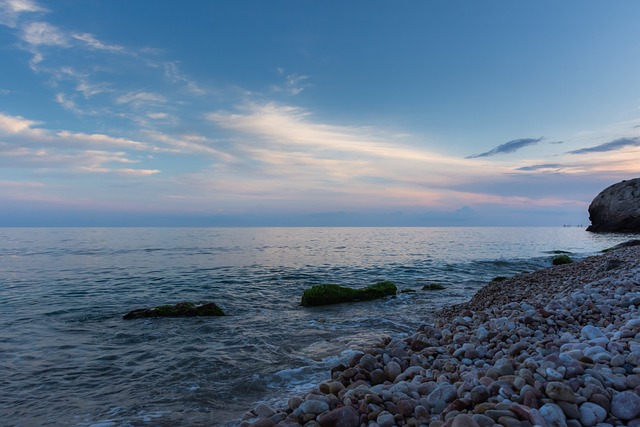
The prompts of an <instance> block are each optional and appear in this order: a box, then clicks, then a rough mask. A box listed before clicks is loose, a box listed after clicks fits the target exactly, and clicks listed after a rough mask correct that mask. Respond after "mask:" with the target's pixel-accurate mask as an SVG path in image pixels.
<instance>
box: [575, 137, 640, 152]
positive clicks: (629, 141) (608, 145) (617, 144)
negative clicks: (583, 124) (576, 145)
mask: <svg viewBox="0 0 640 427" xmlns="http://www.w3.org/2000/svg"><path fill="white" fill-rule="evenodd" d="M627 147H640V137H633V138H618V139H615V140H613V141H610V142H605V143H604V144H600V145H596V146H595V147H587V148H580V149H578V150H573V151H568V152H567V154H587V153H604V152H607V151H618V150H622V149H624V148H627Z"/></svg>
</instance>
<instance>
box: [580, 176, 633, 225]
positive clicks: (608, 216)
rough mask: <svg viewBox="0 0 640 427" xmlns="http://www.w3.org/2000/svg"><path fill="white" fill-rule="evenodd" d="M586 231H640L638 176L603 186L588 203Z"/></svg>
mask: <svg viewBox="0 0 640 427" xmlns="http://www.w3.org/2000/svg"><path fill="white" fill-rule="evenodd" d="M589 219H590V220H591V225H590V226H589V227H588V228H587V231H594V232H624V233H640V178H634V179H630V180H627V181H622V182H619V183H617V184H613V185H612V186H610V187H607V188H605V189H604V190H602V192H600V194H598V195H597V196H596V198H595V199H593V202H591V205H589Z"/></svg>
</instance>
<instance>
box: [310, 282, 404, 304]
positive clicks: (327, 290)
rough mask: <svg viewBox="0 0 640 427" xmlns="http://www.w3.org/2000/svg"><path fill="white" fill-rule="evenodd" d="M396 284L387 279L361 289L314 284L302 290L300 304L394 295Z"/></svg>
mask: <svg viewBox="0 0 640 427" xmlns="http://www.w3.org/2000/svg"><path fill="white" fill-rule="evenodd" d="M397 291H398V288H396V285H395V284H394V283H393V282H390V281H388V280H386V281H384V282H378V283H376V284H374V285H371V286H367V287H366V288H362V289H352V288H347V287H344V286H340V285H334V284H324V285H316V286H312V287H311V288H309V289H307V290H306V291H304V293H303V294H302V301H301V302H300V304H301V305H302V306H304V307H311V306H318V305H328V304H339V303H342V302H354V301H367V300H372V299H377V298H383V297H386V296H388V295H395V294H396V292H397Z"/></svg>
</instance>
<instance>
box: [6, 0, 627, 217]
mask: <svg viewBox="0 0 640 427" xmlns="http://www.w3.org/2000/svg"><path fill="white" fill-rule="evenodd" d="M639 17H640V3H639V2H636V1H616V2H604V1H563V2H557V1H535V2H513V1H487V2H477V1H447V2H435V1H407V2H399V3H398V2H393V3H392V2H382V1H353V2H341V1H326V2H311V1H233V2H231V1H228V2H208V1H192V2H182V3H180V2H175V1H165V0H136V1H124V0H82V1H80V0H57V1H35V0H0V60H1V63H2V67H0V206H2V209H1V210H0V226H2V225H5V226H6V225H9V226H12V225H562V224H588V215H587V207H588V205H589V203H590V202H591V200H592V199H593V197H595V195H596V194H597V193H598V192H599V191H601V190H602V189H604V188H605V187H607V186H609V185H611V184H613V183H615V182H617V181H620V180H622V179H628V178H633V177H637V176H639V175H640V84H639V83H640V43H638V40H640V26H639V25H638V24H637V23H638V18H639Z"/></svg>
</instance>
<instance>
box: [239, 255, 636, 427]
mask: <svg viewBox="0 0 640 427" xmlns="http://www.w3.org/2000/svg"><path fill="white" fill-rule="evenodd" d="M639 308H640V246H627V247H621V248H617V249H615V250H611V251H609V252H607V253H604V254H603V255H600V256H595V257H590V258H586V259H584V260H582V261H579V262H575V263H572V264H566V265H560V266H554V267H551V268H548V269H544V270H540V271H537V272H534V273H527V274H521V275H518V276H515V277H513V278H508V279H505V280H500V281H493V282H491V283H489V284H487V285H486V286H485V287H483V288H482V289H481V290H480V291H478V292H477V293H476V295H475V296H474V297H473V298H472V299H471V300H470V301H469V302H467V303H464V304H459V305H455V306H452V307H448V308H446V309H443V310H441V311H440V312H438V313H436V315H435V316H434V318H435V319H437V320H436V321H435V322H432V323H430V324H424V325H422V326H421V327H420V328H419V330H418V331H417V332H416V333H414V334H413V335H412V336H410V337H408V338H406V339H404V340H391V339H387V340H385V341H384V342H382V343H379V344H378V345H375V346H372V347H370V348H365V349H363V351H362V352H360V353H357V354H356V355H354V356H353V357H351V359H350V360H349V361H348V363H347V364H344V365H339V366H336V367H334V368H333V369H332V370H331V378H330V379H328V380H327V381H326V382H324V383H322V384H320V385H319V386H318V387H317V388H316V389H314V390H311V391H310V392H309V393H307V394H306V395H304V396H300V397H297V396H295V397H292V398H290V399H289V401H288V404H287V407H285V408H280V409H273V408H270V407H267V406H266V405H258V406H257V407H256V408H255V409H254V410H253V411H250V412H249V413H247V415H246V417H245V420H244V421H242V425H247V426H248V425H256V426H273V425H279V426H300V425H305V426H323V427H325V426H353V427H356V426H381V427H390V426H394V425H398V426H404V425H406V426H429V427H439V426H443V425H444V426H453V427H464V426H470V427H485V426H495V425H499V426H534V425H539V426H596V425H597V426H601V427H605V426H614V425H627V426H640V315H639Z"/></svg>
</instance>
